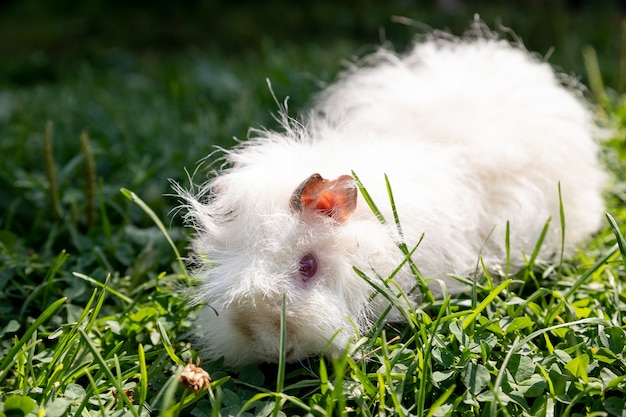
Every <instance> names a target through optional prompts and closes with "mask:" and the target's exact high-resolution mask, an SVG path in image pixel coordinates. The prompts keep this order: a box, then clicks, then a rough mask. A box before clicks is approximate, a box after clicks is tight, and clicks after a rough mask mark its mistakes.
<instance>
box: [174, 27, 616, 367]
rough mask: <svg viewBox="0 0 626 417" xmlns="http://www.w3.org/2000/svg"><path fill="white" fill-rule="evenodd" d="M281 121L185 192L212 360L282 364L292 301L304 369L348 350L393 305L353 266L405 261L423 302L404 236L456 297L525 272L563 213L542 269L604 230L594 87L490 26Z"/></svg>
mask: <svg viewBox="0 0 626 417" xmlns="http://www.w3.org/2000/svg"><path fill="white" fill-rule="evenodd" d="M281 119H282V121H283V126H282V129H281V131H279V132H274V131H266V130H260V131H254V132H255V133H253V135H252V136H254V137H252V138H250V139H249V140H247V141H245V142H243V143H241V144H240V145H238V146H237V147H235V148H234V149H231V150H228V151H226V152H225V156H224V158H223V160H222V162H224V164H223V167H222V168H220V171H219V172H216V173H215V175H214V176H213V177H212V179H210V180H209V181H208V182H207V183H206V184H204V185H202V186H201V187H199V189H197V190H196V191H185V190H182V189H181V188H180V187H178V190H177V191H178V194H179V195H180V197H181V199H182V200H183V209H184V210H185V211H186V214H185V219H186V221H187V224H188V225H189V226H191V227H192V228H194V229H195V234H194V236H193V238H192V250H191V252H192V254H191V256H190V259H191V263H192V268H193V274H194V275H195V277H197V278H198V281H199V283H198V285H197V286H196V287H195V288H194V295H193V301H194V302H201V303H203V304H204V307H203V308H202V309H201V310H200V311H199V312H198V321H197V325H198V330H197V331H195V333H196V334H197V337H196V346H197V348H198V351H199V353H200V354H201V356H202V357H204V358H205V359H207V360H217V359H219V358H221V357H223V358H224V360H225V364H226V365H227V366H243V365H246V364H250V363H260V362H276V361H278V359H279V352H280V347H279V346H280V343H279V341H280V338H281V310H282V308H283V300H284V303H285V307H284V308H285V315H284V317H285V318H286V320H285V323H286V324H285V329H286V332H285V334H286V350H285V351H284V352H286V357H287V360H288V361H292V362H293V361H298V360H302V359H303V358H306V357H309V356H313V355H319V354H327V355H332V354H336V353H338V352H341V351H342V350H343V349H345V347H346V346H347V345H348V343H349V341H350V340H351V339H352V338H354V337H355V335H356V334H363V333H365V332H367V330H368V329H369V328H370V327H371V324H372V323H373V321H375V320H376V319H377V318H378V317H379V315H380V314H382V312H383V311H385V310H386V309H387V307H388V303H389V301H388V300H387V299H386V298H385V297H383V296H382V295H381V294H376V290H375V288H374V285H372V283H371V282H367V280H365V279H364V278H363V277H362V276H360V275H359V274H357V273H356V272H355V268H356V269H358V270H360V271H362V272H363V273H364V274H366V275H367V276H368V277H370V278H371V279H373V280H379V281H380V280H385V279H386V278H387V277H389V276H390V275H391V274H393V272H394V270H396V269H397V268H398V266H399V265H401V264H403V263H404V266H402V267H401V268H400V270H399V271H397V273H396V274H395V275H394V276H393V280H394V281H395V283H396V284H397V287H395V288H400V289H402V290H403V291H404V292H405V293H406V294H410V295H411V297H412V299H413V300H414V301H415V302H419V300H420V291H419V290H416V289H415V288H416V283H417V282H416V276H415V274H414V273H413V272H412V270H411V268H410V265H409V264H410V262H406V259H405V258H406V255H405V253H404V252H403V251H402V250H400V249H399V244H400V243H405V244H406V247H408V248H410V249H411V248H413V247H415V246H416V245H417V243H418V242H419V245H418V247H417V249H416V250H415V252H414V253H413V254H412V263H413V264H414V265H416V266H417V268H419V271H420V272H421V276H422V277H424V279H425V280H426V281H427V282H428V286H429V288H430V289H431V291H432V293H433V294H434V296H441V294H442V291H443V289H442V287H443V286H444V285H445V287H446V290H447V293H449V294H455V293H456V294H458V293H459V292H462V291H465V290H467V289H468V288H469V287H467V285H465V284H462V283H460V282H459V280H454V279H452V278H450V274H455V275H461V276H465V277H468V279H471V278H472V277H473V276H475V272H476V270H477V264H478V262H479V259H480V258H481V257H482V260H483V262H484V264H485V265H486V267H487V268H493V270H494V271H497V270H506V269H504V267H505V263H507V262H508V263H507V265H506V268H511V269H510V270H511V271H512V270H513V268H515V267H521V266H522V265H523V263H524V256H525V255H524V254H526V255H529V254H531V253H532V252H533V250H534V249H535V247H536V245H537V242H538V241H539V240H540V236H541V235H542V231H543V229H544V227H545V225H546V224H547V222H548V221H549V219H552V222H551V223H550V226H549V228H548V231H547V234H546V235H545V238H544V240H543V245H542V248H541V250H540V252H539V256H538V260H539V261H547V260H549V258H550V257H553V256H554V255H555V254H559V253H561V251H562V250H564V251H565V253H567V252H568V251H569V252H571V251H572V250H573V248H574V247H575V246H576V245H577V244H580V243H581V241H582V240H583V239H585V238H588V237H589V236H590V235H591V234H592V233H594V232H595V231H597V230H598V229H599V227H600V226H601V223H602V214H603V209H604V205H603V199H602V197H601V192H602V188H603V183H604V178H605V175H604V171H603V169H602V168H601V164H600V162H599V160H598V153H599V149H598V145H597V143H596V142H595V141H594V136H597V132H598V131H599V129H598V128H597V126H596V124H595V123H594V117H593V112H592V111H591V109H590V105H589V104H588V103H586V102H585V100H584V94H583V89H582V87H581V86H580V85H579V84H578V83H577V82H576V81H575V80H572V79H571V78H569V77H566V76H564V75H563V74H559V73H557V72H555V71H554V70H553V68H552V67H551V66H550V65H549V64H548V63H546V62H544V60H543V59H542V58H541V57H538V56H536V55H535V54H531V53H529V52H528V51H527V50H526V49H525V48H524V47H523V46H522V45H521V44H520V42H519V41H511V40H506V39H502V37H500V36H498V35H496V34H494V33H493V32H491V31H489V30H488V29H486V28H485V27H484V26H483V25H482V24H481V23H478V22H477V23H474V25H473V26H472V27H471V28H470V30H469V31H468V32H467V33H466V34H465V35H463V36H462V37H454V36H452V35H449V34H440V33H431V34H428V35H426V36H423V37H422V38H420V40H419V41H417V42H416V43H415V44H414V46H413V47H412V48H411V49H410V50H409V51H408V52H406V53H402V54H398V53H395V52H392V51H390V50H389V49H386V48H382V49H380V50H378V51H377V52H376V53H374V54H372V55H371V56H368V57H366V58H365V59H363V60H362V62H359V63H358V64H355V65H354V66H352V67H350V68H348V69H347V70H346V71H345V72H343V74H341V75H340V76H339V77H338V80H337V81H336V82H335V83H334V84H332V85H330V86H329V87H328V88H326V89H325V90H324V91H322V92H321V93H320V94H319V95H318V96H317V97H316V98H315V100H314V101H313V103H312V105H311V107H310V109H309V110H308V111H307V112H306V113H305V114H304V115H303V116H302V117H301V118H299V119H298V120H293V119H290V118H288V117H287V116H286V115H285V114H284V112H282V113H281ZM385 176H386V177H387V178H388V183H389V184H390V187H391V190H392V195H393V200H394V202H395V210H396V213H397V216H398V218H399V222H400V225H401V231H402V233H400V232H399V230H398V227H397V225H396V222H395V221H394V211H393V206H392V204H391V203H390V198H389V193H388V188H387V181H386V179H385ZM357 179H358V180H359V182H360V184H357ZM360 185H362V188H363V189H364V190H366V192H367V194H369V196H370V197H371V199H372V200H373V201H374V203H375V204H376V206H377V207H378V210H379V213H378V214H380V215H382V217H384V218H385V219H386V220H387V221H386V222H382V221H380V219H379V216H378V217H377V215H376V214H375V213H374V211H373V210H372V209H371V207H370V206H369V205H368V202H367V201H366V200H365V198H364V192H363V189H362V188H361V187H360ZM561 204H562V209H563V212H564V218H565V224H566V228H565V229H566V230H565V231H564V240H563V238H562V231H561V221H560V209H561ZM507 229H508V233H509V241H510V246H509V251H508V253H507V250H506V241H507V238H506V234H507ZM420 240H421V241H420ZM498 268H502V269H498ZM387 319H388V320H395V319H399V317H394V313H393V312H392V313H391V314H390V315H389V316H387Z"/></svg>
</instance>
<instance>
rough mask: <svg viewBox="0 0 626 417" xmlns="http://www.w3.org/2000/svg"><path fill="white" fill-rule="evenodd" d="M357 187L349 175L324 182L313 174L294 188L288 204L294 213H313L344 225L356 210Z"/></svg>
mask: <svg viewBox="0 0 626 417" xmlns="http://www.w3.org/2000/svg"><path fill="white" fill-rule="evenodd" d="M356 199H357V187H356V183H355V181H354V179H353V178H352V177H351V176H350V175H342V176H340V177H339V178H337V179H334V180H325V179H324V178H322V176H321V175H320V174H313V175H311V176H310V177H309V178H307V179H306V180H304V182H303V183H302V184H300V185H299V186H298V188H296V190H295V191H294V192H293V194H292V196H291V200H290V201H289V204H290V206H291V209H292V210H293V211H295V212H311V213H312V212H315V213H318V214H321V215H324V216H328V217H331V218H332V219H334V220H337V221H338V222H341V223H344V222H346V221H347V220H348V218H349V217H350V215H351V214H352V212H354V210H355V209H356Z"/></svg>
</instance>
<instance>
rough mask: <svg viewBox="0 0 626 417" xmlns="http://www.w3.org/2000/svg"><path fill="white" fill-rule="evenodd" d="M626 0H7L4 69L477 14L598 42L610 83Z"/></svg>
mask: <svg viewBox="0 0 626 417" xmlns="http://www.w3.org/2000/svg"><path fill="white" fill-rule="evenodd" d="M625 12H626V2H624V1H622V0H600V1H598V0H586V1H585V0H569V1H566V0H517V1H507V0H493V1H486V0H483V1H467V0H437V1H435V0H393V1H375V0H347V1H330V0H327V1H310V2H293V1H288V0H269V1H254V0H231V1H217V0H186V1H148V0H136V1H132V2H129V1H124V0H85V1H71V0H55V1H40V0H12V1H11V0H4V1H2V2H1V3H0V56H1V57H2V65H1V68H0V75H1V77H2V78H1V79H2V81H3V82H4V83H17V84H21V85H25V84H35V83H39V82H44V81H55V80H58V79H59V77H62V76H64V75H67V74H68V73H70V72H71V71H72V70H75V69H76V66H77V64H78V63H83V62H89V63H91V64H93V65H107V64H109V62H108V61H107V58H110V56H111V54H115V53H119V52H121V51H123V52H127V53H132V54H157V55H160V56H168V55H172V54H180V53H184V52H187V51H189V50H192V49H200V50H202V51H205V52H211V53H216V54H221V55H223V56H227V57H233V56H240V55H242V54H258V53H259V50H260V49H261V48H262V47H263V44H264V43H267V42H273V43H275V47H276V48H281V47H287V46H298V45H303V44H316V45H319V46H321V47H329V46H330V45H329V44H331V43H333V42H338V41H340V42H341V41H344V42H346V41H349V42H358V43H360V44H363V45H371V44H375V43H378V42H379V41H380V39H381V36H382V35H381V34H382V33H383V32H384V37H385V38H387V39H389V40H392V41H394V42H400V43H404V42H406V41H407V40H408V39H410V38H411V36H412V34H413V32H414V30H413V29H412V28H407V27H406V26H404V25H401V24H397V23H392V22H391V17H392V16H395V15H397V16H405V17H408V18H410V19H413V20H414V21H415V22H419V24H421V25H428V26H431V27H433V28H438V29H445V28H449V29H451V30H452V31H454V32H457V33H458V32H459V31H461V30H462V29H463V28H465V27H466V26H467V23H468V22H469V21H470V20H471V19H472V16H473V15H474V14H475V13H480V15H481V17H482V18H483V19H484V20H485V21H486V22H487V23H488V24H489V25H490V26H493V25H494V24H497V23H498V22H501V23H502V24H503V25H504V26H508V27H510V28H512V29H513V30H514V31H515V32H516V33H518V34H519V35H520V36H521V37H522V39H523V40H524V42H525V43H526V45H527V46H528V47H529V49H532V50H537V51H539V52H541V53H545V52H547V51H548V50H549V48H550V47H552V46H555V47H556V50H555V57H556V58H555V61H557V62H558V63H559V64H560V65H562V66H563V67H564V68H565V69H566V70H581V69H582V67H581V65H580V62H581V59H580V48H581V46H582V45H583V44H589V45H592V46H593V47H594V48H596V50H597V52H598V55H599V56H600V57H601V60H602V61H603V62H605V61H606V62H607V64H606V65H603V68H604V69H605V72H606V74H607V77H610V78H609V80H608V81H609V84H610V83H611V81H613V79H614V77H615V76H616V74H615V73H616V71H617V67H616V66H615V64H616V58H617V55H618V47H619V46H618V45H619V38H620V24H621V20H622V19H623V17H624V14H625Z"/></svg>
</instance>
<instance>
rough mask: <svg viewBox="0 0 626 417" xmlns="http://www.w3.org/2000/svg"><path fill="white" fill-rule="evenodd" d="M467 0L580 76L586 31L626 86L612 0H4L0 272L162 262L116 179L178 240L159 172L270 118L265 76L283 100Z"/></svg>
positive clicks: (27, 275)
mask: <svg viewBox="0 0 626 417" xmlns="http://www.w3.org/2000/svg"><path fill="white" fill-rule="evenodd" d="M475 13H479V14H480V16H481V17H482V19H483V20H484V21H485V22H486V23H487V24H488V25H489V26H490V27H492V28H493V27H497V26H498V25H502V26H504V27H509V28H512V30H514V31H515V33H517V34H518V35H519V37H520V38H521V39H522V40H523V41H524V43H525V44H526V45H527V47H528V48H529V49H531V50H534V51H537V52H538V53H540V54H542V55H549V56H550V62H552V63H553V64H555V65H557V66H559V67H560V68H562V69H563V71H565V72H567V73H575V74H578V75H579V76H580V77H581V79H582V80H583V81H586V70H585V65H584V60H583V56H582V50H583V48H584V47H585V46H591V47H593V48H594V50H595V51H596V53H597V56H598V60H599V65H600V68H601V71H602V75H603V79H604V82H605V85H606V86H608V88H609V89H611V90H612V91H622V92H623V89H624V78H626V75H625V74H624V73H623V72H624V69H625V68H626V65H624V64H622V66H621V68H622V69H621V72H620V56H622V57H624V56H626V54H624V53H621V52H620V48H623V47H624V46H623V45H620V44H621V39H622V37H623V36H624V34H623V33H624V32H623V31H622V24H623V21H624V16H625V14H626V2H624V1H623V0H600V1H598V0H593V1H583V0H578V1H574V0H571V1H565V0H554V1H549V0H523V1H505V0H498V1H468V0H437V1H435V0H428V1H420V0H393V1H389V2H382V1H374V0H349V1H343V2H339V1H330V0H328V1H309V2H289V1H287V0H269V1H252V0H231V1H228V2H226V1H217V0H186V1H176V2H175V1H169V2H168V1H147V0H137V1H132V2H129V1H123V0H107V1H105V0H85V1H80V2H79V1H70V0H54V1H37V0H4V1H0V196H1V198H0V264H2V262H4V263H5V264H6V265H9V268H8V269H6V268H5V269H4V270H3V272H2V271H0V272H1V273H0V287H2V282H1V281H2V277H3V276H5V277H7V276H10V277H14V276H15V274H18V275H22V276H23V279H25V280H26V279H28V280H33V281H34V282H36V281H37V280H38V279H41V278H42V277H43V276H44V275H45V274H46V270H47V268H48V267H49V266H50V265H51V264H52V262H53V261H52V260H53V259H54V257H55V256H56V255H57V254H58V253H59V251H61V250H67V251H68V252H69V253H72V254H78V256H73V257H72V261H70V263H69V264H67V269H68V270H79V271H84V272H86V273H90V274H94V276H97V277H98V279H104V277H105V276H106V273H107V272H110V271H120V270H121V271H125V273H130V272H128V271H129V270H132V271H131V272H132V274H134V275H141V274H140V272H141V271H142V268H144V269H145V270H152V271H154V270H157V266H156V265H160V266H159V267H166V265H167V264H168V262H170V261H171V259H172V257H173V255H172V254H171V252H169V251H168V249H167V248H165V249H163V250H162V251H160V250H148V249H149V247H150V245H152V246H154V245H161V244H162V243H163V239H162V237H161V236H160V235H159V233H158V231H157V232H156V233H153V229H150V228H151V227H153V223H152V221H151V220H150V219H149V218H148V217H147V216H146V215H145V213H143V212H142V211H141V210H139V209H137V207H135V206H134V205H132V204H131V203H129V201H128V200H126V199H125V198H124V197H123V196H122V195H121V193H120V188H122V187H126V188H129V189H131V190H133V191H135V192H136V193H137V194H138V195H139V196H140V197H141V198H143V199H144V200H145V201H146V202H147V203H148V204H149V205H150V207H152V208H153V209H154V210H155V212H156V213H157V215H158V216H159V218H161V219H162V220H163V221H164V222H165V223H166V224H168V225H170V226H171V230H172V234H173V236H174V238H175V239H176V240H177V243H179V244H180V245H181V247H182V246H183V245H184V242H185V239H184V236H183V235H182V233H180V234H177V230H178V229H177V227H178V225H180V216H176V215H174V214H173V213H172V209H173V208H174V207H175V206H176V205H177V201H176V199H175V198H173V197H171V196H168V195H167V194H170V193H171V188H170V184H169V182H168V179H170V178H171V179H174V180H175V181H181V182H182V183H183V186H189V182H188V180H187V174H186V173H185V170H188V171H190V172H193V171H194V170H195V169H196V166H197V163H198V161H200V160H201V159H202V158H204V157H205V156H206V155H208V154H209V153H210V152H212V151H213V149H214V146H215V145H219V146H224V147H228V146H232V145H233V144H234V143H235V142H236V141H235V139H234V137H237V138H239V139H245V138H246V136H247V135H248V129H249V128H250V127H251V126H252V127H260V126H268V127H270V128H271V127H275V126H276V122H275V120H274V119H273V118H272V113H273V112H275V111H276V109H277V107H276V104H275V103H274V101H273V99H272V96H271V94H270V92H269V89H268V86H267V83H266V79H269V80H270V81H271V83H272V88H273V90H274V91H275V93H276V96H277V97H278V99H279V100H281V101H282V100H283V99H284V98H285V97H287V96H288V97H289V113H290V115H292V116H295V115H296V114H297V113H298V111H299V110H300V109H302V108H303V106H305V105H306V103H307V101H308V100H309V99H310V97H311V95H312V94H314V93H315V92H316V91H318V90H319V89H320V88H322V87H323V85H324V84H326V83H327V82H330V81H332V79H333V77H334V76H335V75H336V73H337V72H338V71H339V70H340V69H341V68H342V66H343V65H344V64H345V63H346V60H349V59H352V58H355V57H358V56H362V55H363V54H365V53H367V52H369V51H372V50H373V49H374V48H375V47H376V46H377V45H380V44H381V42H383V41H391V42H393V44H394V46H395V47H396V48H397V49H399V50H402V49H403V48H404V47H406V46H407V44H408V43H410V42H411V39H413V37H414V36H415V34H416V33H420V32H424V31H426V30H427V29H428V27H431V28H435V29H444V30H447V29H449V30H451V31H452V32H454V33H457V34H458V33H461V32H462V31H463V30H464V29H465V28H466V27H467V26H468V24H469V23H470V22H471V21H472V20H473V16H474V14H475ZM393 16H404V17H406V18H408V19H411V20H412V21H413V22H415V23H414V24H413V25H406V24H401V23H397V22H396V21H395V20H394V19H393ZM48 122H51V126H52V130H51V135H50V137H49V139H50V142H49V143H50V144H51V146H50V148H49V150H46V142H45V137H46V135H45V133H44V132H45V129H46V125H47V123H48ZM81 135H86V136H87V137H88V138H89V140H88V142H87V143H88V145H89V149H88V150H87V151H86V150H85V149H84V148H83V146H82V145H81V141H80V138H81ZM51 161H52V165H51ZM90 164H91V165H90ZM89 166H91V167H92V168H89ZM208 166H210V161H207V162H205V163H204V166H203V167H202V168H201V169H200V171H199V173H198V174H197V175H196V176H195V177H194V181H195V182H202V180H203V179H204V178H206V175H207V172H208V169H207V167H208ZM51 169H53V170H54V171H55V173H56V177H55V178H54V180H53V181H51V179H50V171H51ZM90 169H91V171H90ZM164 253H165V254H169V255H168V256H163V254H164ZM142 256H143V257H144V258H145V257H152V258H154V259H147V260H146V259H144V258H142ZM142 259H143V261H142ZM33 268H35V269H37V268H39V270H40V272H39V273H38V274H31V272H32V270H33ZM29 271H30V272H29ZM138 271H139V272H138ZM132 274H131V275H132ZM15 299H16V300H19V299H20V298H19V294H18V295H16V298H15Z"/></svg>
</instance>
